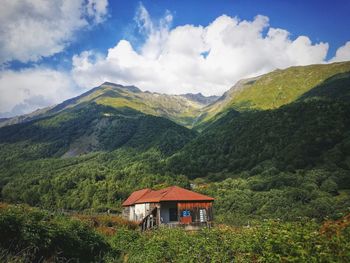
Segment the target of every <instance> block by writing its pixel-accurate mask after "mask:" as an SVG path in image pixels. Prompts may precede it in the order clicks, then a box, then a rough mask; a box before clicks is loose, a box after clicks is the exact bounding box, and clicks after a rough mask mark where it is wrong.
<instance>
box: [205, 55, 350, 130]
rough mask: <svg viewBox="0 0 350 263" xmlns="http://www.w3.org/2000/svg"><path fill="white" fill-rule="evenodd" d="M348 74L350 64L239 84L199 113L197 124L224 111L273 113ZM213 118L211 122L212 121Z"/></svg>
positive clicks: (316, 67)
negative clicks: (337, 77)
mask: <svg viewBox="0 0 350 263" xmlns="http://www.w3.org/2000/svg"><path fill="white" fill-rule="evenodd" d="M347 72H350V62H340V63H333V64H323V65H310V66H299V67H290V68H287V69H284V70H275V71H273V72H271V73H268V74H265V75H262V76H259V77H255V78H251V79H245V80H241V81H239V82H237V83H236V85H234V86H233V87H232V88H231V89H230V90H228V91H227V92H226V93H225V94H224V95H223V96H222V97H221V98H220V99H218V100H217V101H216V102H214V103H213V104H211V105H209V106H207V107H206V108H204V109H203V114H202V116H201V118H200V122H199V124H201V123H203V122H205V121H209V120H213V119H212V118H213V117H214V116H215V115H217V114H218V116H216V118H218V117H219V116H221V115H222V113H223V112H225V111H226V110H228V109H236V110H238V111H244V110H251V109H258V110H268V109H276V108H279V107H281V106H283V105H286V104H288V103H291V102H293V101H296V100H298V99H299V98H300V97H301V96H302V95H303V94H304V93H306V92H308V91H310V90H311V89H313V88H314V87H316V86H318V85H321V84H322V83H323V82H325V81H327V79H329V78H331V77H332V76H334V75H337V74H341V73H347ZM216 118H214V119H216Z"/></svg>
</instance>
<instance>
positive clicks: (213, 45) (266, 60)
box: [72, 5, 328, 95]
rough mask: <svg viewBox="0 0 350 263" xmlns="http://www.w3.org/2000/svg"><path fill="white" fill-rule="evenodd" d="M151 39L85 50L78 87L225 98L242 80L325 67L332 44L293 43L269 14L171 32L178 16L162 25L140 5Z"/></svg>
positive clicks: (77, 64) (77, 70) (77, 68)
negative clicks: (111, 85)
mask: <svg viewBox="0 0 350 263" xmlns="http://www.w3.org/2000/svg"><path fill="white" fill-rule="evenodd" d="M135 20H136V22H137V23H138V25H139V29H140V32H142V33H144V34H146V36H147V37H146V41H145V43H144V44H143V46H142V47H141V48H140V49H139V51H136V50H135V49H134V48H133V47H132V45H131V43H129V42H128V41H126V40H121V41H120V42H119V43H118V44H117V45H116V46H115V47H113V48H110V49H109V50H108V53H107V55H106V56H101V55H100V54H95V53H93V52H92V51H84V52H82V53H81V54H79V55H76V56H74V58H73V70H72V74H73V77H74V79H75V81H76V82H77V84H78V85H80V86H81V87H84V88H91V87H93V86H96V85H98V84H100V83H101V82H103V81H112V82H117V83H121V84H132V85H136V86H138V87H140V88H141V89H144V90H145V89H146V90H150V91H157V92H165V93H184V92H203V93H204V94H207V95H209V94H221V93H223V92H224V91H226V90H227V89H228V87H230V86H232V84H234V83H235V82H236V81H238V80H239V79H241V78H244V77H249V76H254V75H257V74H263V73H266V72H268V71H271V70H273V69H276V68H286V67H289V66H295V65H307V64H313V63H324V62H325V58H326V55H327V51H328V44H327V43H322V42H321V43H317V44H313V43H312V42H311V40H310V39H309V38H308V37H306V36H298V37H296V38H295V39H291V37H290V34H289V32H288V31H286V30H284V29H280V28H272V27H270V26H269V19H268V17H266V16H261V15H259V16H257V17H255V18H254V19H253V20H252V21H246V20H243V21H242V20H239V19H238V18H237V17H229V16H226V15H222V16H220V17H218V18H217V19H215V20H214V21H213V22H212V23H211V24H209V25H207V26H205V27H204V26H200V25H199V26H194V25H184V26H178V27H176V28H173V29H170V24H171V22H172V15H171V14H170V13H169V12H166V13H165V15H164V17H163V18H161V19H160V20H159V21H154V20H152V18H151V17H150V15H149V13H148V12H147V10H146V9H145V8H144V6H142V5H140V7H139V9H138V12H137V14H136V17H135Z"/></svg>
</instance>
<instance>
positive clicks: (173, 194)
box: [123, 186, 214, 206]
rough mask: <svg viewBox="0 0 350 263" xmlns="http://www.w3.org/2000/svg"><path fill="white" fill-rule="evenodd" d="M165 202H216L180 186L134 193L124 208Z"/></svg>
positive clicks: (124, 204)
mask: <svg viewBox="0 0 350 263" xmlns="http://www.w3.org/2000/svg"><path fill="white" fill-rule="evenodd" d="M140 193H142V194H140ZM163 201H214V198H212V197H210V196H206V195H202V194H199V193H196V192H193V191H190V190H187V189H184V188H181V187H178V186H170V187H167V188H164V189H161V190H157V191H154V190H150V189H142V190H139V191H136V192H133V193H132V194H131V195H130V196H129V198H128V199H126V201H125V202H124V203H123V206H129V205H133V204H141V203H159V202H163Z"/></svg>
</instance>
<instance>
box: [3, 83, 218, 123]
mask: <svg viewBox="0 0 350 263" xmlns="http://www.w3.org/2000/svg"><path fill="white" fill-rule="evenodd" d="M215 99H216V96H211V97H205V96H203V95H202V94H185V95H167V94H159V93H152V92H148V91H146V92H142V91H141V90H140V89H138V88H137V87H135V86H123V85H118V84H114V83H110V82H105V83H103V84H102V85H100V86H98V87H96V88H93V89H91V90H89V91H87V92H85V93H83V94H81V95H80V96H77V97H75V98H72V99H69V100H66V101H64V102H62V103H60V104H58V105H56V106H52V107H48V108H44V109H41V110H37V111H35V112H33V113H30V114H26V115H23V116H18V117H14V118H10V119H6V120H3V121H1V122H0V127H2V126H6V125H11V124H16V123H21V122H25V121H30V120H34V119H38V118H43V117H47V116H51V115H54V114H56V113H59V112H61V111H63V110H65V109H68V108H72V107H74V106H77V105H79V104H81V103H86V102H95V103H97V104H99V105H106V106H111V107H114V108H123V107H128V108H131V109H134V110H137V111H140V112H143V113H145V114H149V115H154V116H160V117H165V118H168V119H170V120H172V121H175V122H177V123H179V124H181V125H184V126H186V127H191V126H192V124H193V121H194V120H195V118H196V117H197V116H198V115H199V113H200V110H201V108H203V107H204V106H206V105H207V104H208V103H210V102H212V101H214V100H215Z"/></svg>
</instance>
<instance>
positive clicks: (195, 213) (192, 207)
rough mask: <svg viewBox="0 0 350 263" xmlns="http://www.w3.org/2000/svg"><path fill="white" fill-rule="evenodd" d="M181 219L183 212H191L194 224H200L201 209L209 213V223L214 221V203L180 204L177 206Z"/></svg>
mask: <svg viewBox="0 0 350 263" xmlns="http://www.w3.org/2000/svg"><path fill="white" fill-rule="evenodd" d="M177 207H178V214H179V219H180V217H181V212H182V211H183V210H189V211H191V217H192V222H200V212H199V211H200V209H205V210H206V211H207V221H213V219H214V218H213V203H212V202H179V203H178V204H177Z"/></svg>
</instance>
